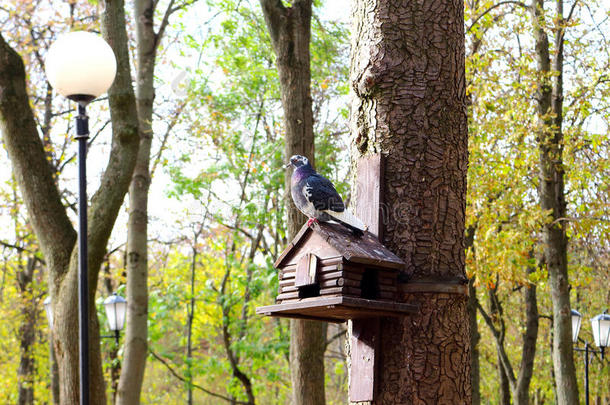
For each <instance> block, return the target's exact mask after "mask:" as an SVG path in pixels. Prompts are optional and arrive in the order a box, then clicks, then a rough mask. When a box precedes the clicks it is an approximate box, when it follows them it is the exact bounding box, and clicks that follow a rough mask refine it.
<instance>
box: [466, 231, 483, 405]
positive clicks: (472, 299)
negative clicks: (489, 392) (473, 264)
mask: <svg viewBox="0 0 610 405" xmlns="http://www.w3.org/2000/svg"><path fill="white" fill-rule="evenodd" d="M475 232H476V226H475V225H471V226H469V227H468V229H467V230H466V236H465V250H466V251H468V250H469V249H470V250H472V251H473V252H474V235H475ZM474 281H475V276H472V278H471V279H470V280H469V281H468V306H467V308H468V324H469V325H470V385H471V386H472V405H480V404H481V388H480V386H481V374H480V373H481V367H480V363H479V342H480V341H481V334H480V333H479V327H478V324H477V289H476V287H475V285H474Z"/></svg>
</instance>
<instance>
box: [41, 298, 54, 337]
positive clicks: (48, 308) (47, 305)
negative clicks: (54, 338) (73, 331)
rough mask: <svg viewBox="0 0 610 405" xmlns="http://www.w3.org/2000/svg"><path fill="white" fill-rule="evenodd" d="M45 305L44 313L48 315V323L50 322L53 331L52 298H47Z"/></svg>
mask: <svg viewBox="0 0 610 405" xmlns="http://www.w3.org/2000/svg"><path fill="white" fill-rule="evenodd" d="M42 305H44V312H45V313H46V314H47V321H48V322H49V327H51V329H53V308H52V307H51V297H47V298H45V299H44V301H43V302H42Z"/></svg>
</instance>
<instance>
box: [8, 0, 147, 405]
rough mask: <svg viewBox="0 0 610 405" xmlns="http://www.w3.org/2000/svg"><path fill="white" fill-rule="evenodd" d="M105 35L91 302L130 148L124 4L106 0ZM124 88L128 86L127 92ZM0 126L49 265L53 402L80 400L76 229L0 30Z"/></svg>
mask: <svg viewBox="0 0 610 405" xmlns="http://www.w3.org/2000/svg"><path fill="white" fill-rule="evenodd" d="M102 20H103V22H102V26H103V31H104V33H105V37H106V39H107V40H108V42H109V43H110V45H111V47H112V48H113V50H114V52H115V54H116V55H117V77H116V79H115V81H114V84H113V86H112V87H111V88H110V90H109V92H108V96H109V103H110V111H111V117H112V128H113V136H112V145H111V152H110V157H109V160H108V164H107V166H106V169H105V171H104V174H103V175H102V178H101V182H100V187H99V189H98V190H97V192H96V193H95V194H94V195H93V197H92V198H91V203H90V208H89V210H88V211H89V212H88V214H89V223H88V225H89V227H88V235H87V236H88V241H89V274H88V278H89V287H90V295H89V301H90V302H91V303H94V302H95V292H96V287H97V280H98V274H99V270H100V266H101V263H102V261H103V258H104V254H105V250H106V244H107V242H108V238H109V237H110V233H111V231H112V228H113V226H114V222H115V220H116V217H117V214H118V212H119V209H120V207H121V205H122V202H123V198H124V196H125V193H126V192H127V188H128V185H129V181H130V179H131V174H132V172H133V166H134V161H135V155H136V153H137V147H138V142H137V115H136V109H135V98H134V97H133V90H132V88H131V77H130V69H129V54H128V50H127V49H128V48H127V34H126V31H125V16H124V10H123V3H122V2H121V1H112V2H107V3H106V4H105V10H104V13H103V18H102ZM130 90H131V91H130ZM0 129H1V130H2V135H3V139H4V145H5V147H6V149H7V152H8V155H9V158H10V160H11V164H12V168H13V173H14V175H15V178H16V180H17V183H18V185H19V188H20V191H21V194H22V195H23V199H24V202H25V204H26V207H27V212H28V216H29V219H30V221H31V223H32V226H33V228H34V231H35V233H36V236H37V239H38V242H39V243H40V246H41V250H42V252H43V254H44V257H45V262H46V264H47V267H48V269H49V274H50V276H49V278H50V280H49V289H50V292H51V300H52V305H53V313H54V324H53V334H54V340H53V342H54V345H55V354H56V356H57V364H58V366H59V378H60V403H61V404H63V405H73V404H77V403H78V402H79V361H78V356H79V349H78V348H79V344H78V333H75V331H77V330H78V299H77V291H78V288H77V285H78V284H77V281H78V276H77V269H78V265H77V264H78V251H77V250H78V249H76V248H75V242H76V232H75V230H74V228H73V226H72V224H71V222H70V219H69V218H68V215H67V212H66V209H65V207H64V206H63V205H62V200H61V197H60V194H59V191H58V189H57V186H56V184H55V181H54V173H53V171H52V170H51V167H50V165H49V162H48V160H47V157H46V155H45V151H44V146H43V144H42V141H41V139H40V137H39V134H38V131H37V128H36V123H35V120H34V116H33V113H32V110H31V107H30V102H29V98H28V94H27V92H26V75H25V69H24V66H23V61H22V59H21V57H20V56H19V55H18V54H17V53H16V52H15V51H14V50H13V49H12V48H11V47H10V46H9V45H8V44H7V43H6V42H5V41H4V38H3V37H2V36H1V35H0ZM89 317H90V320H91V322H90V324H89V328H90V334H89V336H90V342H89V347H90V375H89V381H90V388H91V390H90V403H91V405H102V404H104V405H105V404H106V393H105V383H104V377H103V374H102V367H101V353H100V340H99V324H98V319H97V311H96V307H95V305H91V306H90V311H89Z"/></svg>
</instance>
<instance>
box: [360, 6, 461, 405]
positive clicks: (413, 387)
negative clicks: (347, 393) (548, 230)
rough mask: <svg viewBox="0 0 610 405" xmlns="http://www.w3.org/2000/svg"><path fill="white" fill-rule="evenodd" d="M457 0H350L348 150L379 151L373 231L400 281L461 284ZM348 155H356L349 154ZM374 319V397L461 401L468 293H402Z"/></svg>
mask: <svg viewBox="0 0 610 405" xmlns="http://www.w3.org/2000/svg"><path fill="white" fill-rule="evenodd" d="M463 7H464V5H463V2H461V1H456V0H454V1H449V0H438V1H433V2H413V1H408V0H400V1H389V0H359V1H355V2H354V9H353V24H354V26H353V28H352V35H353V36H352V68H351V75H350V81H351V84H352V87H353V90H354V92H355V97H353V99H352V100H353V101H352V111H351V134H352V137H353V152H352V155H353V157H355V158H358V157H360V156H362V155H367V154H373V153H381V154H382V155H384V156H385V161H386V167H385V175H384V178H383V189H384V190H385V195H384V201H385V205H386V206H385V208H386V209H387V212H388V213H389V215H390V218H389V221H388V222H387V223H386V224H385V229H384V233H383V238H382V241H383V243H384V244H385V245H386V246H388V247H389V248H390V249H391V250H392V251H393V252H395V253H396V254H398V255H399V256H400V257H402V258H403V259H404V260H405V262H406V263H407V270H406V273H405V274H403V275H402V276H403V278H408V279H409V280H410V281H411V282H432V283H465V282H466V276H465V273H464V262H465V255H464V217H465V204H466V169H467V163H468V156H467V125H466V105H465V71H464V17H463ZM354 160H355V159H354ZM401 300H402V301H409V302H411V303H417V304H419V305H420V309H419V312H418V313H417V314H416V315H413V316H410V317H405V318H397V319H386V318H384V319H382V321H381V364H380V367H379V388H378V393H377V399H376V400H375V401H374V402H375V403H376V404H414V403H422V404H424V403H425V404H470V403H471V385H470V381H471V380H470V379H471V376H470V331H469V323H468V312H467V301H468V300H467V297H466V296H464V295H460V294H445V293H409V294H403V295H402V297H401Z"/></svg>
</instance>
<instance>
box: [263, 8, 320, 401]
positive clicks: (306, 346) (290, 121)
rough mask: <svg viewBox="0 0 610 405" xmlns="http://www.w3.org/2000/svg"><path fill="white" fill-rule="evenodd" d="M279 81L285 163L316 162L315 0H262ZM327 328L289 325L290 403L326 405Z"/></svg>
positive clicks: (291, 226) (293, 229) (294, 213)
mask: <svg viewBox="0 0 610 405" xmlns="http://www.w3.org/2000/svg"><path fill="white" fill-rule="evenodd" d="M260 2H261V6H262V8H263V13H264V15H265V22H266V24H267V28H268V30H269V34H270V37H271V43H272V45H273V49H274V52H275V55H276V58H277V61H276V64H277V69H278V73H279V77H280V91H281V95H282V107H283V109H284V125H285V127H286V128H285V129H286V136H285V143H284V155H285V157H286V159H289V158H290V156H292V155H295V154H299V155H304V156H306V157H307V158H308V159H309V161H310V162H311V164H312V165H314V162H315V156H314V136H313V112H312V100H311V89H310V83H311V72H310V53H309V44H310V37H311V5H312V0H295V1H293V2H292V6H291V7H285V6H284V5H283V4H282V1H281V0H260ZM290 176H291V173H290V172H289V171H286V175H285V183H284V184H285V192H286V195H287V198H286V214H287V228H288V229H287V236H288V238H289V239H292V238H293V237H294V236H295V235H296V234H297V232H298V230H299V229H300V228H301V226H302V224H303V223H304V222H305V220H306V218H305V216H304V215H303V214H301V212H299V211H298V210H297V209H296V207H295V206H294V203H293V202H292V199H291V198H290ZM325 348H326V327H325V324H324V323H322V322H317V321H305V320H291V321H290V374H291V379H292V404H294V405H319V404H324V403H325V395H324V351H325Z"/></svg>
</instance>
